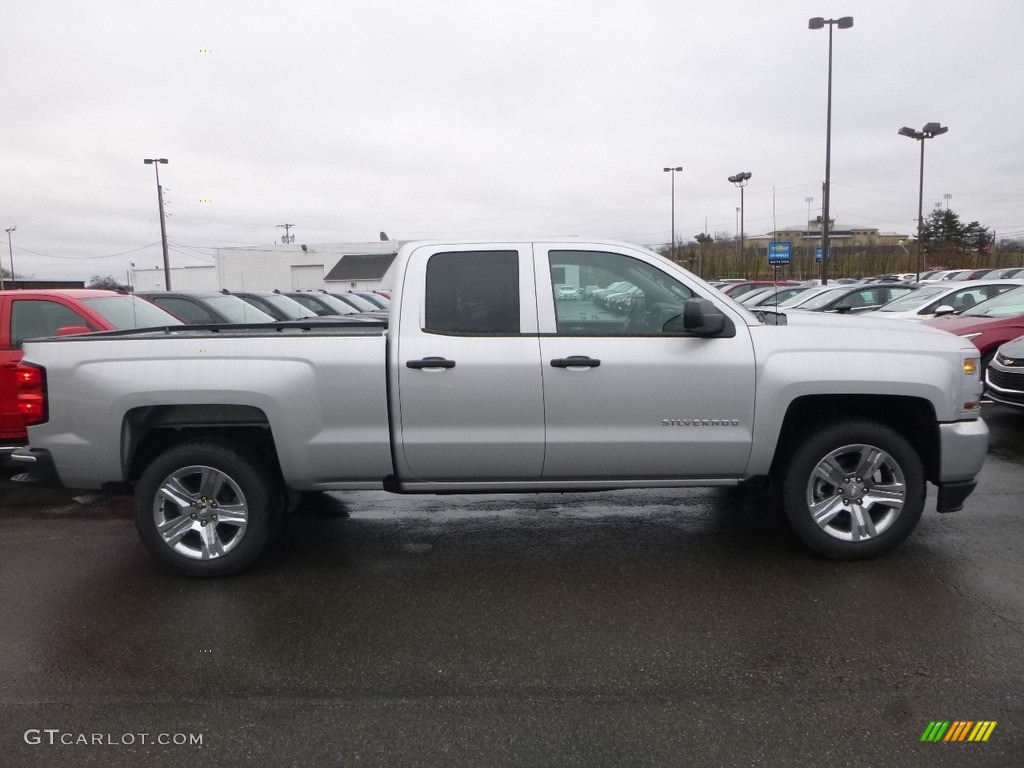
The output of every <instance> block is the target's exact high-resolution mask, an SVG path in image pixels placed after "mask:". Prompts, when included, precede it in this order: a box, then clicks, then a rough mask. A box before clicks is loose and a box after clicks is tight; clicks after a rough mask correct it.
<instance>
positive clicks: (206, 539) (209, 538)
mask: <svg viewBox="0 0 1024 768" xmlns="http://www.w3.org/2000/svg"><path fill="white" fill-rule="evenodd" d="M199 536H200V538H201V539H202V542H203V555H202V557H203V559H204V560H209V559H210V558H212V557H220V556H221V555H223V554H224V545H223V544H222V543H221V540H220V536H218V535H217V526H216V525H213V524H212V523H211V524H209V525H204V526H202V527H201V528H200V529H199Z"/></svg>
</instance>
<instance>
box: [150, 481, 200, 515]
mask: <svg viewBox="0 0 1024 768" xmlns="http://www.w3.org/2000/svg"><path fill="white" fill-rule="evenodd" d="M157 496H158V498H163V499H166V500H167V501H169V502H171V503H172V504H174V505H175V506H177V507H180V508H181V509H183V510H184V509H188V508H189V507H191V506H192V500H193V499H194V498H195V497H194V495H193V493H192V492H191V491H190V490H189V489H188V488H186V487H185V486H184V485H182V484H181V478H179V477H175V476H172V477H169V478H167V480H165V481H164V483H163V485H161V486H160V489H159V490H158V491H157Z"/></svg>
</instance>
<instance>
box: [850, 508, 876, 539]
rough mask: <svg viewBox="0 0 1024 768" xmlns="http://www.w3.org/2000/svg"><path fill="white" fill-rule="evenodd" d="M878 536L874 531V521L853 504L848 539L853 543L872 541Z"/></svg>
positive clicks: (863, 509)
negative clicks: (865, 540) (863, 540)
mask: <svg viewBox="0 0 1024 768" xmlns="http://www.w3.org/2000/svg"><path fill="white" fill-rule="evenodd" d="M877 535H878V531H877V530H876V529H875V521H874V520H872V519H871V515H869V514H868V511H867V510H866V509H865V508H864V507H862V506H861V505H860V504H854V505H853V507H852V509H851V510H850V537H851V538H852V539H853V540H854V541H860V540H861V539H873V538H874V537H875V536H877Z"/></svg>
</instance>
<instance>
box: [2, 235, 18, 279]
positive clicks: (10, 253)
mask: <svg viewBox="0 0 1024 768" xmlns="http://www.w3.org/2000/svg"><path fill="white" fill-rule="evenodd" d="M17 228H18V225H17V224H12V225H11V226H9V227H8V228H7V229H5V230H4V232H6V233H7V254H8V255H9V256H10V257H11V290H12V291H13V290H14V248H12V247H11V232H13V231H14V230H16V229H17ZM3 287H4V285H3V279H2V278H0V289H2V288H3Z"/></svg>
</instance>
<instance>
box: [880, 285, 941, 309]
mask: <svg viewBox="0 0 1024 768" xmlns="http://www.w3.org/2000/svg"><path fill="white" fill-rule="evenodd" d="M948 291H949V288H943V287H941V286H933V287H931V288H919V289H918V290H916V291H913V292H911V293H908V294H907V295H906V296H901V297H900V298H898V299H893V300H892V301H890V302H889V303H888V304H885V305H883V306H881V307H879V308H878V311H879V312H908V311H910V310H912V309H917V308H918V307H920V306H921V305H922V304H927V303H928V302H929V301H930V300H931V299H933V298H935V297H936V296H941V295H942V294H943V293H946V292H948Z"/></svg>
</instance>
